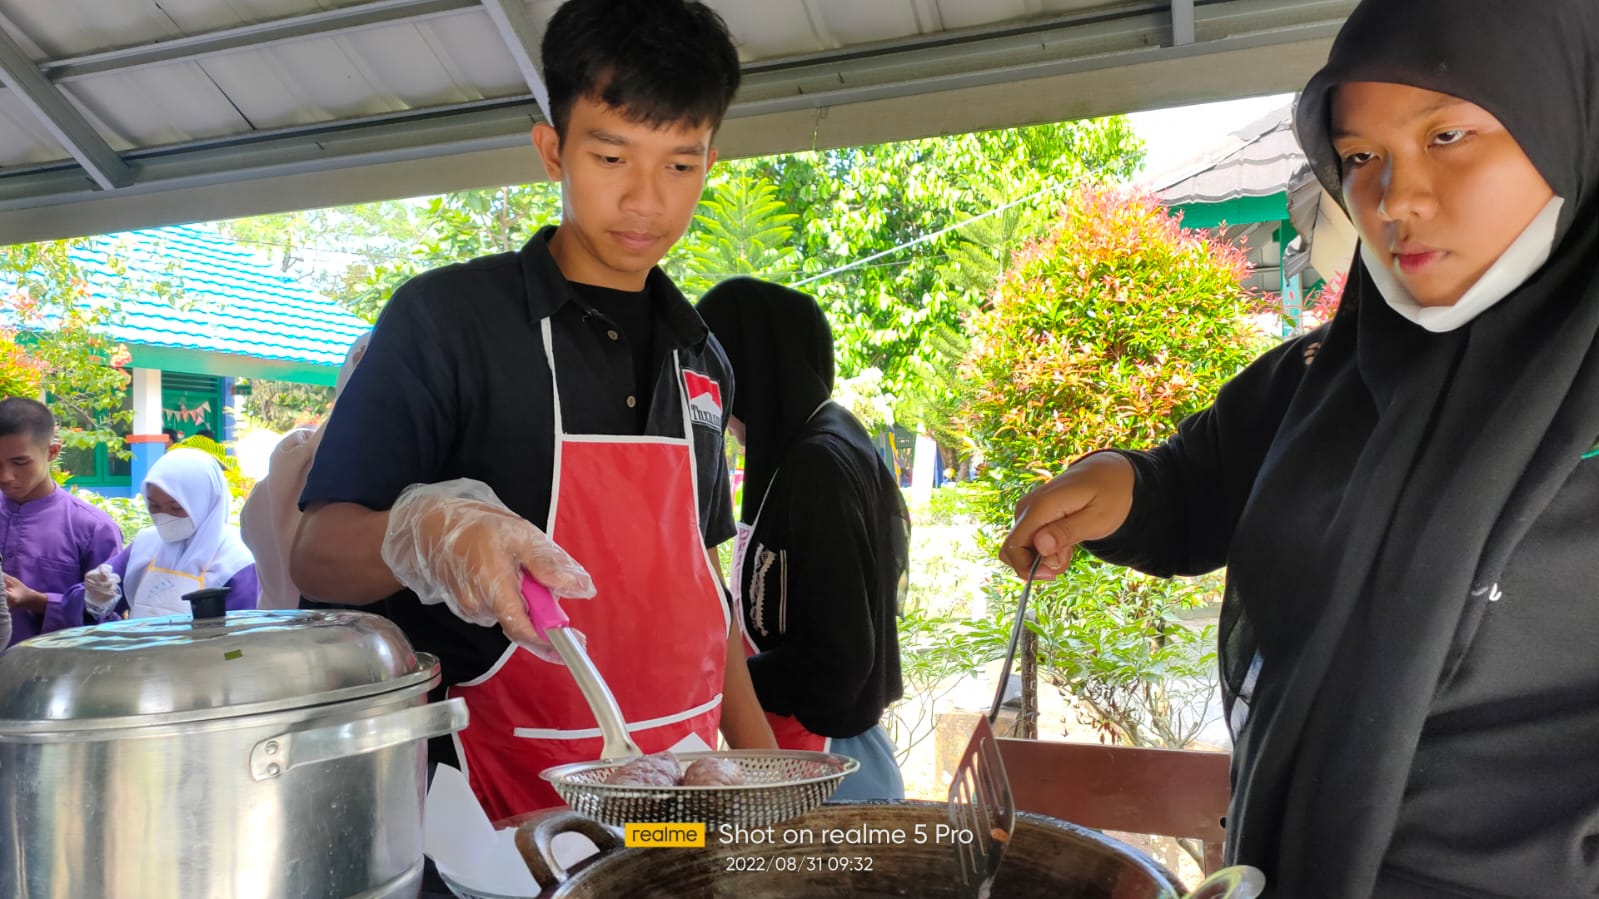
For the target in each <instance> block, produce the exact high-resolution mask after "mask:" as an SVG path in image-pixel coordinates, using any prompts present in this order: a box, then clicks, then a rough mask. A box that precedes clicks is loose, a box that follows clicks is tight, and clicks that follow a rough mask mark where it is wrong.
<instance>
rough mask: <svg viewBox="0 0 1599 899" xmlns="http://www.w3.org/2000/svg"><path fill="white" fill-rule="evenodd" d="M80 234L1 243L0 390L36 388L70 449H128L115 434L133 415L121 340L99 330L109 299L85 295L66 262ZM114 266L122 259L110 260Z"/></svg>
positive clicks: (108, 313)
mask: <svg viewBox="0 0 1599 899" xmlns="http://www.w3.org/2000/svg"><path fill="white" fill-rule="evenodd" d="M80 243H81V241H55V242H50V243H36V244H19V245H15V246H7V247H0V328H3V329H4V331H5V334H4V335H0V336H3V337H4V339H5V341H6V342H5V344H4V345H3V346H0V387H3V388H4V390H5V391H6V395H22V396H38V395H39V394H40V393H43V394H44V395H45V398H46V402H47V403H48V404H49V406H50V409H51V411H52V412H53V413H54V414H55V418H56V422H57V425H58V426H59V432H60V434H61V442H62V444H63V445H65V446H66V447H68V448H72V449H92V448H94V447H96V446H100V445H104V446H106V447H107V449H108V450H109V451H110V452H112V453H116V454H118V455H121V456H122V457H124V458H126V457H127V456H128V455H129V450H128V449H127V447H126V445H125V444H124V443H123V440H122V436H121V435H122V434H123V433H125V432H126V431H127V430H128V428H129V427H130V426H131V425H132V422H133V412H132V410H131V409H129V408H127V387H128V382H129V375H128V374H127V372H126V371H124V370H123V368H122V367H121V366H124V365H126V364H127V362H128V351H127V348H126V347H123V346H120V345H118V344H117V343H116V342H115V341H113V340H112V339H111V338H110V337H109V336H107V333H106V326H107V325H108V324H109V323H110V322H111V321H112V320H113V318H114V316H116V315H117V314H118V310H117V308H116V306H115V305H114V304H108V303H96V302H92V301H91V299H90V294H89V288H88V282H87V281H86V280H85V279H84V275H83V272H82V271H81V270H80V269H79V267H78V265H77V263H76V262H74V261H73V258H72V252H73V250H74V248H75V247H77V246H78V245H79V244H80ZM108 264H109V265H110V267H111V268H112V270H113V271H121V270H122V266H121V263H120V262H119V261H118V260H116V259H115V258H112V259H110V260H109V263H108Z"/></svg>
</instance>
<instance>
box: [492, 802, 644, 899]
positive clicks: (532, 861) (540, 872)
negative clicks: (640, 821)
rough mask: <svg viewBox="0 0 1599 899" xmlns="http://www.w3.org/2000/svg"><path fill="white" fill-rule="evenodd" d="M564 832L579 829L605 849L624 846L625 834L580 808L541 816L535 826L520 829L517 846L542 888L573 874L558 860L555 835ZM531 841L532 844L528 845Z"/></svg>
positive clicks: (601, 849) (573, 831)
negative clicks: (619, 832) (580, 810)
mask: <svg viewBox="0 0 1599 899" xmlns="http://www.w3.org/2000/svg"><path fill="white" fill-rule="evenodd" d="M563 833H579V834H582V835H583V836H585V837H588V838H589V839H590V840H593V841H594V845H595V846H598V847H599V849H600V852H602V853H603V852H609V851H611V850H612V849H617V848H620V847H621V846H622V838H621V837H619V836H617V835H616V831H614V830H612V829H610V828H609V827H606V826H605V825H604V824H601V823H600V822H598V821H595V820H594V819H593V818H586V817H584V816H582V815H580V814H578V813H577V812H574V811H570V810H563V811H558V812H554V813H552V814H549V815H545V816H544V817H541V818H539V819H538V820H536V821H534V822H532V826H530V827H526V828H523V829H522V830H520V831H518V832H517V834H516V848H518V849H521V850H522V857H523V858H524V859H525V860H526V861H527V867H528V870H529V871H531V872H532V873H533V879H534V880H536V881H538V883H539V889H541V890H547V889H549V888H550V887H553V886H555V885H556V884H559V883H564V882H566V878H567V877H569V876H571V874H570V872H568V871H567V870H566V867H565V866H564V865H562V864H561V863H560V862H558V861H556V860H555V849H554V842H555V837H556V835H558V834H563ZM529 842H531V843H532V845H531V846H529V845H527V844H528V843H529Z"/></svg>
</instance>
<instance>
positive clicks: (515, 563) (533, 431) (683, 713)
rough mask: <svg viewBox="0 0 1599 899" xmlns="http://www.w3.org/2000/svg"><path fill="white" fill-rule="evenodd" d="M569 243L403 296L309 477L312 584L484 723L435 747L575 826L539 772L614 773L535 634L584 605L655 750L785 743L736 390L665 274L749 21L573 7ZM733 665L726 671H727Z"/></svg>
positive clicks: (641, 7)
mask: <svg viewBox="0 0 1599 899" xmlns="http://www.w3.org/2000/svg"><path fill="white" fill-rule="evenodd" d="M542 58H543V64H544V76H545V80H546V83H547V85H548V88H549V110H548V112H549V122H548V123H544V122H540V123H539V124H537V125H535V126H534V128H533V135H532V136H533V143H534V146H535V147H536V149H537V150H538V152H539V156H540V158H541V160H542V162H543V164H544V166H545V170H546V171H547V172H548V174H549V176H550V178H551V179H552V180H555V181H558V182H560V184H561V195H562V200H563V214H562V219H561V223H560V225H559V226H557V227H546V228H544V229H542V230H540V231H539V232H538V233H536V234H534V235H533V237H532V239H531V240H529V241H528V243H527V245H526V246H524V247H523V248H522V250H521V251H520V252H516V253H501V254H498V255H494V256H487V257H484V258H481V259H475V260H472V261H470V262H466V263H463V264H459V265H452V266H449V267H446V268H442V269H437V270H434V271H430V272H426V273H423V274H421V275H419V276H417V277H415V278H412V279H411V280H410V281H408V282H406V283H405V284H404V285H402V286H401V287H400V288H399V289H398V290H397V291H395V293H394V296H393V299H392V300H391V301H390V302H389V304H388V305H387V307H386V308H385V309H384V310H383V313H382V315H381V317H380V318H379V319H378V322H377V324H376V327H375V329H374V331H373V334H372V340H371V344H370V346H369V347H368V348H367V351H366V353H365V355H364V356H363V357H362V361H361V365H360V367H359V368H358V369H356V371H355V372H354V373H353V374H352V376H351V378H350V380H349V383H348V384H347V385H346V387H345V390H344V392H343V394H342V395H341V396H340V398H339V404H338V408H337V410H336V411H335V412H334V414H333V415H332V416H331V417H330V418H329V420H328V423H327V427H326V432H325V434H324V436H323V439H322V444H321V446H320V447H319V448H318V451H317V453H316V459H315V461H314V462H313V464H312V467H311V470H310V472H309V474H308V475H307V478H306V485H305V490H304V492H303V494H302V496H301V500H300V503H301V506H302V507H303V508H304V510H305V517H304V519H303V521H302V523H301V526H300V529H299V532H298V534H297V536H296V538H295V541H294V547H293V550H292V552H291V554H290V574H291V577H292V579H293V580H294V582H295V583H296V584H297V585H298V586H299V587H300V588H301V591H302V593H304V594H305V595H307V596H308V597H311V598H313V599H314V600H321V601H325V602H335V603H359V604H366V605H368V606H369V607H370V608H372V609H374V610H375V611H381V613H382V614H385V615H387V616H388V617H390V618H391V619H393V620H394V621H395V622H396V623H397V624H398V625H399V626H400V627H401V629H402V630H403V631H404V632H405V634H406V636H407V637H408V638H409V639H410V641H411V642H412V643H413V645H414V646H415V647H416V648H417V649H418V650H422V651H426V652H429V653H432V654H434V655H436V656H437V657H438V658H439V660H440V664H441V666H442V669H443V670H442V674H443V681H442V684H441V685H440V690H439V691H438V692H437V693H435V697H437V696H438V695H440V694H443V693H447V694H448V695H450V696H459V697H462V698H464V699H465V701H466V704H467V706H468V708H469V711H470V716H471V722H470V724H469V725H468V727H467V729H466V730H464V731H462V732H461V733H459V734H457V735H455V737H454V739H453V740H452V739H450V738H448V737H446V738H442V739H438V740H434V741H433V742H432V743H431V744H430V745H429V758H430V760H431V761H433V762H440V761H444V762H450V763H454V764H458V765H460V766H461V767H462V768H463V769H464V770H465V772H466V774H467V776H468V780H469V781H470V782H471V784H472V787H473V789H474V791H475V792H476V794H477V796H478V798H479V799H480V800H481V801H482V803H483V805H484V808H485V810H486V811H487V812H488V814H489V816H490V818H491V819H494V820H500V819H505V818H509V817H512V816H516V815H520V814H523V813H527V812H530V811H535V810H538V809H543V808H549V807H554V806H557V805H559V804H560V799H559V797H558V796H556V794H555V792H554V790H553V789H552V788H551V787H550V786H549V784H547V783H545V782H544V781H543V780H542V779H541V778H540V777H539V776H538V774H539V771H541V770H543V769H545V768H547V767H550V766H552V765H556V764H561V763H563V762H576V761H592V760H594V759H596V758H598V757H599V756H600V754H601V748H602V746H601V740H600V738H599V736H598V734H597V732H596V729H595V728H594V716H593V713H592V712H591V711H590V708H589V706H588V704H587V703H586V701H585V700H584V699H583V697H582V694H581V692H580V691H579V690H578V689H577V685H576V683H575V681H574V680H573V678H572V676H571V674H570V673H569V672H567V671H565V670H563V669H562V667H561V661H560V657H559V655H558V654H556V653H555V652H554V651H553V648H552V647H551V645H550V644H549V642H548V641H547V640H546V639H544V637H543V636H542V635H541V634H539V633H538V632H537V631H536V629H535V628H534V627H533V626H532V624H531V622H530V620H529V616H528V614H527V611H526V606H525V601H524V599H523V595H522V583H523V581H522V579H523V577H524V576H526V577H530V578H532V579H533V580H535V581H538V582H540V583H542V584H544V585H545V586H547V587H548V588H549V589H550V591H551V592H552V593H554V594H555V595H556V596H557V597H558V598H565V599H567V600H571V599H584V598H590V597H592V599H591V600H590V601H588V602H567V603H566V606H565V609H564V611H565V612H566V613H567V614H568V615H569V616H570V618H571V621H572V625H573V627H574V628H576V629H577V630H578V631H580V632H581V633H582V634H583V635H584V637H585V638H586V641H587V647H588V654H589V655H590V657H591V658H592V659H593V660H594V662H595V664H596V665H597V666H598V668H599V670H600V673H601V674H602V675H603V676H604V677H605V678H606V680H607V682H608V684H609V686H610V688H611V691H612V692H613V693H614V694H615V695H616V699H617V701H618V703H619V705H620V707H621V711H622V713H623V715H624V717H625V718H626V719H627V720H628V722H629V723H630V724H631V725H632V726H631V727H630V734H631V736H632V738H633V740H634V741H635V742H636V743H637V744H638V745H639V746H640V747H641V748H642V749H644V750H645V751H646V752H658V751H661V750H665V749H669V748H682V747H684V746H688V747H691V748H705V747H708V746H713V745H714V744H715V742H716V740H717V731H718V727H720V730H721V732H722V735H724V736H725V737H726V738H727V740H728V742H729V743H730V744H731V745H732V746H733V747H735V748H764V747H770V746H772V745H773V739H772V735H771V731H770V729H769V728H768V727H767V725H766V723H765V720H764V717H763V716H762V714H761V710H760V706H759V703H758V701H757V700H756V698H755V694H754V690H753V688H752V687H751V686H750V683H749V676H748V672H747V669H746V668H745V667H744V665H743V653H742V644H741V641H740V640H739V638H738V632H737V629H736V628H732V627H731V626H730V625H731V623H732V619H731V610H730V608H729V605H728V603H727V601H726V599H725V593H724V590H725V588H724V587H723V586H722V584H721V582H720V572H719V566H718V563H717V561H716V553H715V549H714V548H715V547H716V545H717V544H719V543H721V542H723V541H724V540H726V539H728V538H730V537H732V536H733V521H732V500H731V494H730V491H729V487H728V484H729V479H728V473H727V465H726V461H725V459H724V457H723V429H724V427H725V417H726V412H725V409H726V405H727V403H729V402H731V400H732V397H733V380H732V377H731V372H730V371H729V369H728V365H727V361H726V357H725V356H724V354H723V352H722V350H721V348H720V347H719V346H718V345H717V343H716V340H715V338H713V337H712V336H711V335H710V332H709V331H708V330H707V329H706V327H705V324H704V322H703V321H701V320H700V318H699V316H698V315H696V314H695V312H694V309H693V307H692V306H691V305H690V304H689V303H688V302H687V300H685V299H684V297H683V296H682V294H681V293H680V292H679V291H678V290H677V288H676V287H675V286H674V285H673V284H672V282H671V280H670V279H669V278H668V277H667V276H666V275H665V274H664V273H662V272H661V271H660V269H659V268H657V267H656V264H657V263H658V262H659V261H660V259H661V258H662V256H663V255H664V254H665V253H666V252H667V250H668V249H670V248H671V246H672V245H673V244H674V243H675V242H676V241H677V239H678V238H679V237H681V236H682V234H683V232H684V230H685V229H686V228H687V227H688V224H689V222H690V221H691V220H692V217H693V214H694V209H695V206H696V204H697V203H698V201H699V196H700V192H701V190H702V188H703V186H704V182H705V177H706V173H707V170H708V169H709V167H710V165H711V164H712V163H713V162H714V161H715V159H716V151H715V149H714V148H713V147H712V139H713V137H714V134H715V130H716V128H717V126H718V124H719V123H720V121H721V119H722V116H723V114H724V113H725V112H726V110H727V107H728V104H729V102H730V101H731V98H732V96H733V93H734V91H735V89H736V87H737V85H738V80H739V67H738V59H737V55H736V53H735V51H734V49H733V46H732V42H731V39H730V38H729V36H728V34H727V30H726V26H725V25H724V24H723V23H722V21H721V19H720V18H719V17H717V16H716V14H715V13H714V12H712V11H711V10H710V9H709V8H708V7H706V6H704V5H703V4H701V3H698V2H686V0H570V2H567V3H565V4H563V5H562V6H560V7H559V9H557V10H556V12H555V14H554V15H553V17H552V18H551V19H550V23H549V27H548V30H547V31H546V33H545V37H544V42H543V53H542ZM730 662H731V663H732V664H729V663H730Z"/></svg>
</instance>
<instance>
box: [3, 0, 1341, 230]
mask: <svg viewBox="0 0 1599 899" xmlns="http://www.w3.org/2000/svg"><path fill="white" fill-rule="evenodd" d="M558 2H559V0H532V2H525V0H353V2H348V0H0V83H3V84H4V86H5V89H4V90H0V243H14V242H21V241H29V240H41V239H47V238H57V237H63V236H70V235H79V234H89V233H104V232H110V231H119V230H125V229H131V228H137V227H146V226H153V225H161V224H170V223H176V222H186V221H195V220H204V219H218V218H229V217H235V216H242V215H250V214H257V213H265V212H273V211H283V210H290V209H301V208H309V207H320V206H329V205H337V204H344V203H355V202H361V201H367V200H375V199H382V198H392V197H401V196H414V195H420V194H427V193H440V192H444V191H450V190H458V189H465V188H471V187H484V186H490V185H497V184H506V183H514V182H521V181H528V180H533V179H535V178H538V177H540V176H541V172H539V170H538V166H537V162H536V160H535V157H534V155H533V153H532V152H531V151H530V150H528V149H527V132H528V128H529V127H530V125H531V124H532V123H533V122H534V121H536V120H537V117H538V115H539V113H538V111H537V109H538V107H537V106H536V105H535V102H534V98H535V97H538V96H539V95H541V93H542V85H541V84H540V82H539V77H538V67H537V48H538V43H539V39H540V36H541V34H542V31H543V27H544V23H545V22H547V21H548V19H549V16H550V14H551V13H552V12H553V10H554V9H555V7H556V6H557V5H558ZM710 2H711V5H712V6H714V7H715V8H717V9H718V11H720V12H721V13H722V15H723V16H724V18H726V20H727V22H728V24H729V26H730V28H731V29H732V31H733V33H734V36H735V39H736V40H737V42H738V44H739V48H740V53H741V55H742V57H743V60H744V64H745V72H746V75H745V84H744V88H743V89H742V90H741V92H740V94H739V97H738V99H737V100H736V102H735V104H734V107H733V110H732V112H731V113H730V117H729V120H728V122H727V124H726V126H725V127H724V129H723V132H722V135H721V137H720V140H719V143H720V146H721V150H722V153H723V155H724V156H748V155H760V154H768V153H780V152H790V151H795V150H802V149H809V148H828V147H838V146H849V145H860V144H869V143H878V142H884V141H891V140H903V139H909V138H916V137H926V136H932V135H938V134H950V133H959V132H964V131H972V130H983V129H989V128H1001V127H1009V126H1015V125H1022V124H1031V123H1038V122H1046V121H1061V120H1067V119H1076V118H1083V117H1089V116H1098V115H1107V114H1113V113H1121V112H1130V111H1135V110H1140V109H1150V108H1158V107H1163V106H1172V105H1178V104H1185V103H1194V102H1201V101H1206V100H1219V99H1227V98H1231V97H1242V96H1251V95H1258V94H1267V93H1276V92H1281V91H1284V90H1293V89H1295V88H1297V87H1298V86H1299V85H1300V84H1301V83H1303V81H1304V79H1305V78H1306V77H1308V75H1309V73H1310V72H1312V71H1313V70H1314V69H1315V68H1316V67H1317V66H1318V65H1319V64H1320V62H1321V61H1322V60H1323V59H1324V58H1325V56H1326V50H1327V46H1328V44H1329V42H1330V41H1331V38H1332V36H1333V34H1334V33H1335V32H1336V30H1337V28H1338V26H1339V25H1340V24H1341V23H1342V21H1343V19H1344V17H1346V16H1347V15H1348V13H1349V11H1350V10H1351V9H1352V8H1353V7H1354V5H1355V4H1354V0H1151V2H1106V0H710Z"/></svg>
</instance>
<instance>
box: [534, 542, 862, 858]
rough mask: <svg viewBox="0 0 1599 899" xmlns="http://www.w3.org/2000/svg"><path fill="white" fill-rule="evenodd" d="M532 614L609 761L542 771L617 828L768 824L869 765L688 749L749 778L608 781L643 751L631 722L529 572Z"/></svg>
mask: <svg viewBox="0 0 1599 899" xmlns="http://www.w3.org/2000/svg"><path fill="white" fill-rule="evenodd" d="M522 596H523V598H524V599H525V600H526V601H527V611H528V617H529V618H530V619H532V621H533V626H534V627H535V628H537V629H538V632H539V633H540V634H541V635H543V636H544V638H545V639H547V640H549V641H550V644H551V645H552V646H554V647H555V650H556V652H558V653H560V655H561V661H563V662H565V663H566V669H567V671H568V672H570V673H571V675H572V677H573V679H574V680H576V681H577V686H578V689H579V690H580V691H582V693H583V697H584V698H585V699H587V700H588V704H589V707H590V708H591V709H592V710H593V712H594V722H595V723H596V724H598V725H599V727H600V735H601V736H602V737H603V738H604V747H603V748H602V749H601V755H602V756H603V758H602V759H601V760H600V761H597V762H574V763H571V764H567V765H557V766H555V767H553V768H546V769H544V770H543V771H541V772H539V776H540V777H543V778H544V779H545V780H547V781H549V782H550V785H551V786H553V787H555V792H556V793H557V794H559V795H560V797H561V798H562V799H564V800H566V804H567V805H569V806H571V807H572V810H573V811H576V812H578V813H579V814H582V815H586V816H588V817H590V818H593V819H594V820H596V821H598V822H600V823H601V824H605V825H607V826H610V827H622V826H624V825H626V824H663V823H679V822H682V823H689V822H699V821H703V822H704V823H705V826H706V827H707V828H710V827H716V826H717V825H719V824H736V825H739V826H742V827H765V826H767V825H768V824H776V823H778V822H780V821H786V820H788V819H789V818H795V817H798V816H800V815H803V814H805V813H806V812H808V811H810V810H811V809H814V808H816V807H817V806H819V805H821V804H822V803H823V802H826V801H827V798H828V797H829V796H831V795H833V791H834V790H836V789H838V784H839V782H840V781H842V780H843V779H844V778H845V777H847V776H849V775H850V774H853V773H855V771H857V770H858V769H859V768H860V766H861V764H860V762H857V761H855V760H854V759H852V758H849V757H847V756H842V755H834V754H832V753H830V752H804V751H799V750H784V749H735V750H730V751H727V752H685V753H680V754H678V755H677V759H678V761H679V762H680V763H682V765H683V767H684V768H687V767H688V766H689V765H691V764H693V763H694V762H695V761H697V760H699V759H702V758H721V759H726V760H728V761H730V762H732V763H733V764H734V765H736V766H737V767H738V770H739V773H740V774H741V775H743V779H744V782H743V783H742V784H738V785H736V786H725V787H721V786H716V787H699V786H694V787H684V786H675V787H644V786H637V785H633V784H608V783H605V779H606V778H607V777H609V776H610V774H611V772H612V771H615V770H616V769H617V768H620V767H621V766H622V765H624V764H626V763H627V762H628V761H630V760H632V759H633V758H636V757H638V756H640V755H643V753H642V752H641V751H640V750H639V748H638V746H637V745H636V744H634V742H633V739H632V738H631V737H630V736H628V733H627V723H626V722H625V721H624V720H623V718H622V710H621V708H620V707H619V706H618V705H617V704H616V697H615V696H614V695H612V693H611V688H610V687H608V686H606V683H605V678H603V677H601V676H600V671H599V669H598V668H597V667H595V665H594V660H593V659H590V658H589V655H588V652H587V651H586V650H585V649H584V648H583V644H582V643H580V642H578V641H577V640H576V639H575V638H574V637H573V636H572V635H571V633H570V632H569V630H568V622H567V618H566V615H565V613H563V612H562V611H561V610H560V607H559V606H557V605H556V604H555V599H554V597H553V596H551V595H550V592H549V590H548V589H547V588H545V587H544V586H543V585H542V584H540V583H538V582H537V581H535V580H533V579H532V578H531V577H529V576H527V574H526V573H525V572H524V573H523V576H522Z"/></svg>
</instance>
